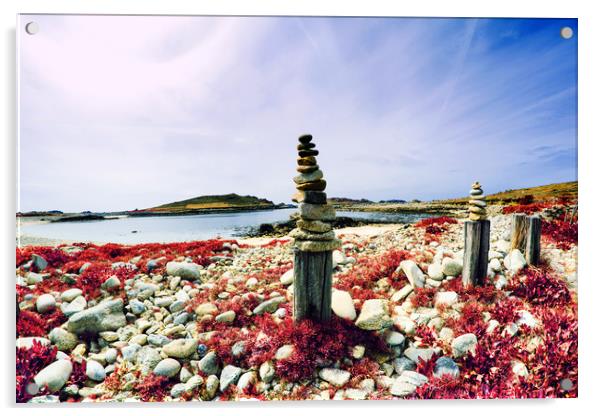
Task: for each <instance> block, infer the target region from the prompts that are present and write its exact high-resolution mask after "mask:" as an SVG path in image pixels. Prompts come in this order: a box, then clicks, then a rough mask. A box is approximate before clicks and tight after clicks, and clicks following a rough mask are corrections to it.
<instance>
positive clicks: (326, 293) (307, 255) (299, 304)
mask: <svg viewBox="0 0 602 416" xmlns="http://www.w3.org/2000/svg"><path fill="white" fill-rule="evenodd" d="M293 253H294V257H295V260H294V263H295V265H294V269H295V271H294V276H295V280H294V308H293V316H294V318H295V321H300V320H302V319H312V320H314V321H328V320H330V315H331V309H330V308H331V301H332V251H318V252H311V251H301V250H299V249H297V248H295V249H293Z"/></svg>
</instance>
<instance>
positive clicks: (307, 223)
mask: <svg viewBox="0 0 602 416" xmlns="http://www.w3.org/2000/svg"><path fill="white" fill-rule="evenodd" d="M297 227H299V228H300V229H302V230H306V231H311V232H314V233H326V232H328V231H331V230H332V225H330V224H329V223H327V222H323V221H320V220H304V219H300V220H298V221H297Z"/></svg>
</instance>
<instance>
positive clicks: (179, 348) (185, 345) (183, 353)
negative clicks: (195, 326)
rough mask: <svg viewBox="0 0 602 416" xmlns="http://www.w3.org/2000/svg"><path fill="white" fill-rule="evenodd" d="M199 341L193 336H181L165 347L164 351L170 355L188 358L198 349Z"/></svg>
mask: <svg viewBox="0 0 602 416" xmlns="http://www.w3.org/2000/svg"><path fill="white" fill-rule="evenodd" d="M196 347H197V342H196V341H195V340H194V339H191V338H180V339H175V340H173V341H171V342H170V343H169V344H167V345H165V346H164V347H163V352H164V353H165V354H166V355H167V356H168V357H175V358H186V357H190V356H191V355H192V354H194V352H195V351H196Z"/></svg>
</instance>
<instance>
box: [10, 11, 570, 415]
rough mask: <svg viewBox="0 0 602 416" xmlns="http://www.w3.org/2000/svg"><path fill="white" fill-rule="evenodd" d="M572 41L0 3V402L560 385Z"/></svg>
mask: <svg viewBox="0 0 602 416" xmlns="http://www.w3.org/2000/svg"><path fill="white" fill-rule="evenodd" d="M577 38H578V22H577V19H538V18H512V19H501V18H427V17H424V18H404V17H398V18H397V17H380V18H375V17H370V18H368V17H366V18H363V17H353V18H350V17H284V16H283V17H268V16H265V17H234V16H230V17H219V16H124V15H122V16H110V15H104V16H95V15H42V14H40V15H34V14H26V15H19V16H18V19H17V54H18V59H17V60H18V68H17V75H18V103H17V106H18V116H19V119H18V135H19V138H18V184H17V186H18V207H17V213H16V242H17V248H16V347H17V348H16V376H17V378H16V401H17V402H28V403H53V402H107V401H112V402H114V401H117V402H125V401H128V402H130V401H141V402H148V401H153V402H166V401H179V402H186V401H188V402H198V401H240V400H266V401H270V400H337V399H347V400H404V399H480V398H563V397H576V396H577V391H578V383H577V374H578V368H577V246H578V244H577V227H578V204H577V193H578V192H577V191H578V182H577Z"/></svg>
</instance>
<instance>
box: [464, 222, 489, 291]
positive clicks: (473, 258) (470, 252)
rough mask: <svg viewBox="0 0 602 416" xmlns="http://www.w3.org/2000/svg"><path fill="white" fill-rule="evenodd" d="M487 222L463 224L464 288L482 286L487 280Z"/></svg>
mask: <svg viewBox="0 0 602 416" xmlns="http://www.w3.org/2000/svg"><path fill="white" fill-rule="evenodd" d="M490 228H491V223H490V222H489V220H481V221H466V222H465V223H464V266H463V268H462V283H463V285H464V287H468V286H482V285H483V284H484V283H485V281H486V278H487V266H488V264H489V232H490Z"/></svg>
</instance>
